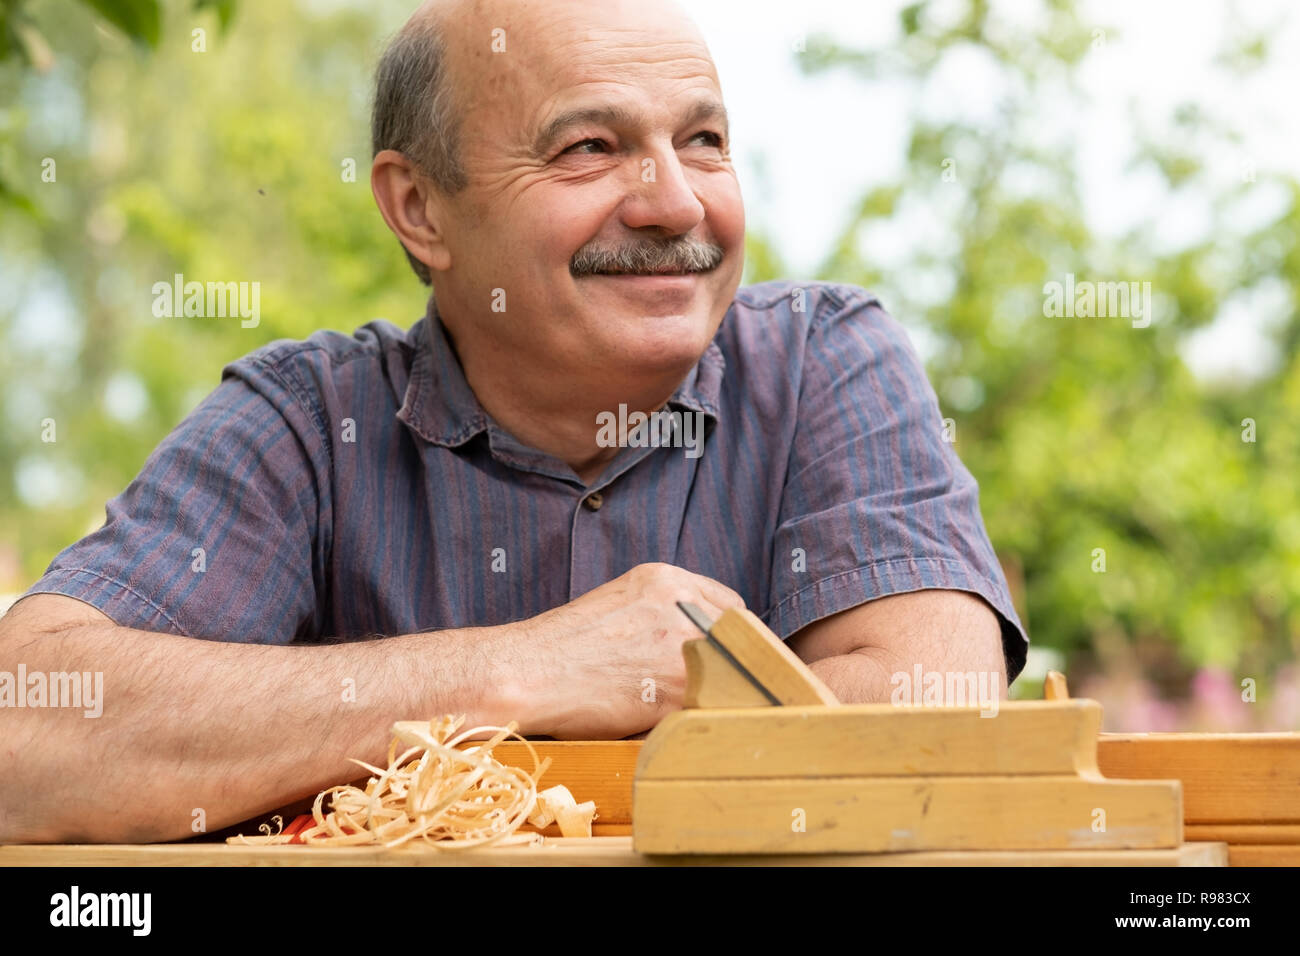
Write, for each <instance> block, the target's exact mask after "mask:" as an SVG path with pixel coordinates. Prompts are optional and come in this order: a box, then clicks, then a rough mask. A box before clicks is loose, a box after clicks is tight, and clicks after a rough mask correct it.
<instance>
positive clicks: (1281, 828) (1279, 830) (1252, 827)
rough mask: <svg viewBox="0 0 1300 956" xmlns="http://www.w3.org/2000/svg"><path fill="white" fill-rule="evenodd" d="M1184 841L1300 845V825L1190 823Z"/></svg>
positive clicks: (1186, 826)
mask: <svg viewBox="0 0 1300 956" xmlns="http://www.w3.org/2000/svg"><path fill="white" fill-rule="evenodd" d="M1184 793H1185V792H1184ZM1183 839H1184V840H1198V841H1203V842H1210V843H1260V844H1277V845H1285V844H1291V843H1300V824H1295V823H1188V824H1186V825H1185V826H1184V827H1183Z"/></svg>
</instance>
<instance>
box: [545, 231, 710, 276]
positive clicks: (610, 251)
mask: <svg viewBox="0 0 1300 956" xmlns="http://www.w3.org/2000/svg"><path fill="white" fill-rule="evenodd" d="M725 256H726V251H725V250H724V249H723V248H722V246H720V245H719V244H718V243H716V242H706V241H704V240H703V239H693V238H690V237H688V236H676V237H674V238H672V239H647V240H638V241H635V242H629V243H624V244H622V245H618V246H607V245H598V244H589V245H586V246H583V247H582V248H581V249H579V250H578V251H577V252H576V253H575V254H574V256H573V261H571V262H570V263H569V272H570V273H571V274H572V275H573V276H574V277H575V278H579V279H581V278H584V277H586V276H592V275H597V274H599V273H602V272H631V273H651V272H709V271H712V270H713V269H716V268H717V267H718V266H720V265H721V264H722V260H723V258H724V257H725Z"/></svg>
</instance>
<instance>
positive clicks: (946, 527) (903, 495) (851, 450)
mask: <svg viewBox="0 0 1300 956" xmlns="http://www.w3.org/2000/svg"><path fill="white" fill-rule="evenodd" d="M835 290H836V291H835V292H832V293H828V294H827V296H826V299H827V301H826V302H824V303H822V305H823V306H824V311H823V314H822V315H818V316H816V317H815V318H814V320H813V322H812V324H811V325H810V328H809V333H808V344H807V351H806V354H805V357H804V364H803V379H802V384H801V388H800V393H799V403H798V422H797V425H796V428H795V433H794V440H793V445H792V448H791V453H790V461H789V466H788V470H787V473H786V483H785V490H784V494H783V498H782V502H781V511H780V517H779V519H778V527H777V530H776V534H775V539H774V548H775V555H776V560H775V561H774V562H773V579H772V587H771V594H772V605H771V608H770V610H769V611H768V613H767V615H766V617H767V622H768V624H769V626H771V628H772V629H773V630H774V631H775V632H776V633H777V634H779V635H781V637H783V638H785V637H789V636H790V635H792V634H794V633H795V632H796V631H798V630H799V629H801V628H803V627H805V626H806V625H808V624H811V623H812V622H814V621H817V620H820V619H821V618H824V617H828V616H830V615H832V614H837V613H839V612H840V611H844V610H847V609H849V608H851V607H856V606H857V605H859V604H863V603H865V602H867V601H871V600H874V599H875V598H880V597H884V596H886V595H890V594H900V593H904V592H908V591H918V590H923V589H927V588H942V589H950V590H958V591H968V592H971V593H973V594H977V595H979V596H980V597H982V598H983V599H984V600H985V601H986V602H987V603H988V604H989V605H990V606H991V607H992V609H993V610H994V611H995V612H996V613H997V616H998V618H999V621H1000V623H1001V626H1002V642H1003V649H1004V652H1005V654H1006V660H1007V672H1008V673H1007V679H1008V681H1010V680H1013V679H1014V678H1015V677H1016V675H1018V674H1019V673H1020V671H1021V670H1022V669H1023V667H1024V663H1025V656H1026V651H1027V638H1026V636H1025V633H1024V629H1023V627H1022V626H1021V623H1020V620H1019V618H1018V617H1017V616H1016V612H1015V609H1014V608H1013V607H1012V604H1011V597H1010V594H1009V592H1008V589H1007V585H1006V579H1005V577H1004V575H1003V573H1002V569H1001V567H1000V565H999V564H998V561H997V558H996V556H995V554H994V551H993V547H992V545H991V543H990V542H989V538H988V534H987V532H986V531H985V528H984V522H983V519H982V518H981V516H980V510H979V489H978V486H977V484H976V482H975V479H974V478H973V477H972V475H971V474H970V472H969V471H968V470H967V469H966V467H965V466H964V465H963V464H962V463H961V460H960V459H959V458H958V457H957V454H956V451H955V450H954V449H953V447H952V445H951V444H950V443H949V442H947V441H945V440H944V432H943V422H942V419H941V416H940V413H939V406H938V400H937V398H936V397H935V394H934V390H933V389H932V388H931V386H930V383H929V381H928V379H927V378H926V376H925V371H924V369H923V368H922V366H921V362H920V360H919V358H918V357H917V355H916V353H915V351H914V350H913V349H912V346H911V344H910V342H909V341H908V338H907V334H906V332H905V331H904V330H903V328H902V327H901V326H900V325H899V324H898V323H897V322H896V321H894V320H893V319H892V318H890V317H889V316H888V315H887V314H886V313H885V312H884V310H883V309H881V308H880V306H879V304H878V303H877V302H876V300H875V299H873V298H871V297H870V295H869V294H867V293H866V292H865V291H864V290H860V289H856V288H853V287H847V288H846V287H844V286H838V287H835Z"/></svg>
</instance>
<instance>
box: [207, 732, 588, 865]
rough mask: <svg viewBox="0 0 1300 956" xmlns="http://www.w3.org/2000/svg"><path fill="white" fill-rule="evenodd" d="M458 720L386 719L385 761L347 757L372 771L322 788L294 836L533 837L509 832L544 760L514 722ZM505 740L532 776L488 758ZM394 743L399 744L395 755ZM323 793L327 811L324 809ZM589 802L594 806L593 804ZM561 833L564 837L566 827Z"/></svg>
mask: <svg viewBox="0 0 1300 956" xmlns="http://www.w3.org/2000/svg"><path fill="white" fill-rule="evenodd" d="M464 721H465V718H464V717H463V716H461V717H452V716H451V715H447V716H445V717H441V718H439V719H437V720H430V721H418V720H407V721H399V722H397V723H395V724H393V728H392V734H393V739H392V742H391V743H390V744H389V746H388V766H387V767H386V768H383V769H380V768H379V767H372V766H371V765H370V764H367V763H363V762H362V761H360V760H355V759H354V760H352V763H355V764H357V765H358V766H359V767H363V768H364V769H366V770H368V771H370V773H372V774H373V776H372V777H371V778H370V780H369V781H368V782H367V783H366V786H365V788H364V789H361V788H358V787H354V786H351V785H343V786H337V787H330V788H328V789H326V790H323V791H321V793H319V794H318V795H317V797H316V801H315V803H314V805H313V806H312V817H313V819H314V820H315V822H316V825H315V826H310V827H307V828H306V829H304V830H302V831H301V832H300V833H299V834H298V838H299V839H300V840H301V841H302V842H303V843H307V844H311V845H314V846H372V845H381V846H385V847H395V846H401V845H403V844H406V843H411V842H419V843H422V844H424V845H426V846H433V847H437V848H439V849H445V850H460V849H467V848H470V847H478V846H488V845H496V846H505V845H513V844H531V843H537V842H540V841H541V836H540V835H539V834H536V833H516V831H517V830H518V829H519V827H520V826H521V825H522V824H523V823H524V821H525V820H526V819H528V817H529V815H530V814H532V813H533V811H534V809H535V808H536V806H537V799H538V794H537V781H538V780H539V779H540V778H541V776H542V774H543V773H545V772H546V768H547V767H549V766H550V763H551V759H550V758H549V757H547V758H546V759H545V760H539V759H538V756H537V751H536V750H535V749H534V747H533V745H532V744H531V743H530V742H529V741H528V740H526V739H524V738H523V737H521V736H520V735H519V734H517V733H515V729H516V727H517V726H518V724H516V723H515V722H514V721H511V722H510V723H509V724H508V725H507V726H505V727H471V728H470V729H468V730H464V731H460V726H461V724H462V723H464ZM458 731H460V732H459V733H458ZM484 731H486V732H489V733H491V734H492V737H491V739H489V740H487V741H483V742H477V743H475V745H474V746H470V747H467V748H466V749H464V750H458V749H457V746H458V745H459V744H461V743H464V742H465V741H466V740H468V739H469V738H470V737H472V736H474V735H475V734H477V733H481V732H484ZM507 737H514V738H516V739H518V740H521V741H523V743H524V745H525V746H526V747H527V748H528V752H529V753H530V754H531V755H532V758H533V771H532V773H527V772H525V771H523V770H521V769H519V768H518V767H508V766H506V765H505V764H502V763H500V762H499V761H497V760H495V759H493V757H492V755H491V752H492V748H493V747H495V746H496V745H497V744H499V743H500V742H501V741H502V740H504V739H505V738H507ZM399 745H401V746H403V747H404V748H405V749H403V750H402V751H401V752H400V753H399V752H398V747H399ZM553 789H554V788H553ZM561 789H562V788H561ZM548 792H549V791H548ZM565 792H566V793H567V791H565ZM327 798H329V800H330V811H329V812H328V813H325V812H324V810H323V807H324V803H325V800H326V799H327ZM569 801H570V803H572V801H573V798H572V797H570V798H569ZM584 806H585V805H584ZM591 806H592V810H593V811H594V809H595V805H594V804H592V805H591ZM562 829H563V825H562ZM564 833H565V836H568V835H569V833H568V831H567V830H565V831H564ZM588 835H590V826H588ZM287 839H290V837H286V838H284V840H282V839H281V838H280V837H279V836H278V835H271V836H263V837H242V836H241V837H232V838H230V839H229V840H227V841H226V842H228V843H236V842H238V843H241V844H248V845H266V844H270V843H273V842H276V843H278V842H285V841H287Z"/></svg>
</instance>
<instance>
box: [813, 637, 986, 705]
mask: <svg viewBox="0 0 1300 956" xmlns="http://www.w3.org/2000/svg"><path fill="white" fill-rule="evenodd" d="M935 663H942V662H930V663H928V664H927V665H925V666H921V665H920V664H919V663H914V664H913V665H912V666H911V667H907V666H906V665H905V664H903V663H900V662H899V660H898V659H897V657H896V656H894V655H892V654H889V653H888V652H885V651H884V650H882V649H880V648H873V647H864V648H861V649H859V650H857V651H854V652H853V653H851V654H840V655H837V656H835V657H824V658H822V659H821V660H819V661H814V662H813V663H812V664H810V665H809V668H810V669H811V670H812V672H813V673H814V674H816V675H817V676H818V677H820V678H821V680H822V683H824V684H825V685H826V686H827V687H829V688H830V689H831V691H832V692H833V693H834V694H835V696H836V697H837V698H838V699H839V701H840V703H842V704H888V703H899V704H924V703H930V702H933V703H938V704H943V705H948V706H952V705H967V706H976V705H979V706H987V705H988V704H989V703H991V702H993V701H996V700H1001V699H1003V698H1005V697H1006V694H1007V684H1006V673H1005V671H1004V670H1002V669H1001V666H1000V665H1001V663H1002V661H1001V660H1000V659H999V660H989V661H987V662H979V661H973V660H971V659H970V658H969V657H966V656H962V657H959V658H958V659H955V660H953V661H950V662H947V663H946V664H945V665H944V666H943V667H939V668H936V667H935ZM976 664H978V667H979V668H983V669H982V670H980V669H977V668H975V665H976ZM918 669H919V674H918ZM933 690H937V694H935V693H929V692H930V691H933ZM936 696H937V698H938V699H937V700H935V699H934V698H935V697H936Z"/></svg>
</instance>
